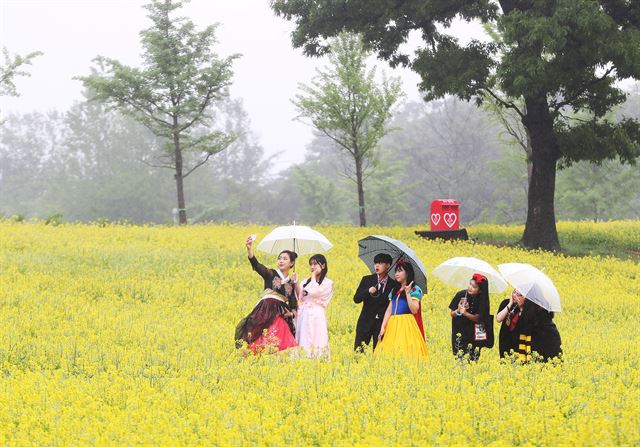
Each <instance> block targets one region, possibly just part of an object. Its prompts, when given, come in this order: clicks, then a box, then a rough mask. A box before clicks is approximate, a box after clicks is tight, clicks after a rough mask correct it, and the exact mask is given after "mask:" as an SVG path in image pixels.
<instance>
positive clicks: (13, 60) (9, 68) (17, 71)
mask: <svg viewBox="0 0 640 447" xmlns="http://www.w3.org/2000/svg"><path fill="white" fill-rule="evenodd" d="M41 55H42V52H40V51H34V52H31V53H29V54H27V55H25V56H20V55H19V54H14V55H11V54H10V53H9V50H8V49H7V47H3V48H2V56H3V59H4V61H3V63H2V64H0V96H19V93H18V90H17V89H16V85H15V84H14V80H15V78H16V77H18V76H31V74H30V73H29V72H28V71H25V70H24V69H23V68H24V66H25V65H31V62H32V61H33V59H34V58H36V57H38V56H41Z"/></svg>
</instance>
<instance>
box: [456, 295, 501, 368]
mask: <svg viewBox="0 0 640 447" xmlns="http://www.w3.org/2000/svg"><path fill="white" fill-rule="evenodd" d="M465 296H466V297H467V302H468V303H469V308H468V309H467V312H469V313H470V314H472V315H481V317H482V318H480V320H479V321H478V323H485V322H487V321H488V320H489V318H491V317H490V315H489V299H488V298H486V297H485V296H483V295H481V294H479V295H468V294H467V291H466V290H461V291H459V292H458V293H456V294H455V296H454V297H453V299H452V300H451V304H449V309H451V310H452V311H456V310H458V304H459V303H460V300H461V299H462V298H464V297H465ZM458 334H460V335H459V336H458ZM474 335H475V323H474V322H473V321H471V320H469V319H468V318H467V317H463V316H460V317H458V316H453V317H452V318H451V350H452V351H453V354H454V355H456V356H461V355H468V356H469V359H470V360H478V359H479V358H480V344H478V343H476V342H475V341H474ZM475 348H478V349H475Z"/></svg>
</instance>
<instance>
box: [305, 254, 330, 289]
mask: <svg viewBox="0 0 640 447" xmlns="http://www.w3.org/2000/svg"><path fill="white" fill-rule="evenodd" d="M312 262H315V263H316V264H318V265H319V266H321V267H322V270H321V271H320V278H318V284H322V281H323V280H324V278H325V277H326V276H327V272H328V271H329V264H327V258H325V257H324V255H321V254H316V255H313V256H311V257H310V258H309V265H311V263H312ZM309 281H311V278H309V279H307V282H305V283H304V285H303V286H302V287H307V284H309Z"/></svg>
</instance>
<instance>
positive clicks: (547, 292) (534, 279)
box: [498, 262, 562, 312]
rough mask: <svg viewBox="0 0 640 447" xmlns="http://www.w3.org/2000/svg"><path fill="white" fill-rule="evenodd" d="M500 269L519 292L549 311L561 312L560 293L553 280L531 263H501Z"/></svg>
mask: <svg viewBox="0 0 640 447" xmlns="http://www.w3.org/2000/svg"><path fill="white" fill-rule="evenodd" d="M498 270H500V273H502V276H504V278H505V279H506V280H507V281H508V282H509V284H511V285H512V286H513V287H514V288H515V289H516V290H517V291H518V292H520V293H521V294H522V295H524V296H525V298H527V299H528V300H530V301H533V302H534V303H536V304H538V305H539V306H541V307H544V308H545V309H546V310H547V311H549V312H561V311H562V307H561V306H560V294H559V293H558V289H556V286H555V285H554V284H553V281H551V279H550V278H549V277H548V276H547V275H545V274H544V273H543V272H542V271H541V270H538V269H537V268H535V267H534V266H532V265H530V264H520V263H517V262H512V263H509V264H500V265H499V266H498Z"/></svg>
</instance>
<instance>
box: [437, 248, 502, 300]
mask: <svg viewBox="0 0 640 447" xmlns="http://www.w3.org/2000/svg"><path fill="white" fill-rule="evenodd" d="M431 273H433V274H434V275H435V276H436V277H437V278H438V279H440V280H441V281H442V282H444V283H445V284H447V285H449V286H453V287H461V288H462V287H467V285H468V284H469V280H470V279H471V276H472V275H473V274H474V273H481V274H483V275H484V276H486V277H487V279H488V280H489V292H491V293H496V292H497V293H502V292H504V291H505V290H506V289H507V287H508V285H507V283H506V281H505V280H504V278H503V277H502V276H500V273H498V272H497V271H496V269H494V268H493V267H491V265H489V263H488V262H486V261H483V260H482V259H478V258H467V257H457V258H451V259H447V260H446V261H444V262H443V263H442V264H440V265H439V266H437V267H436V268H435V269H433V271H432V272H431Z"/></svg>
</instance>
